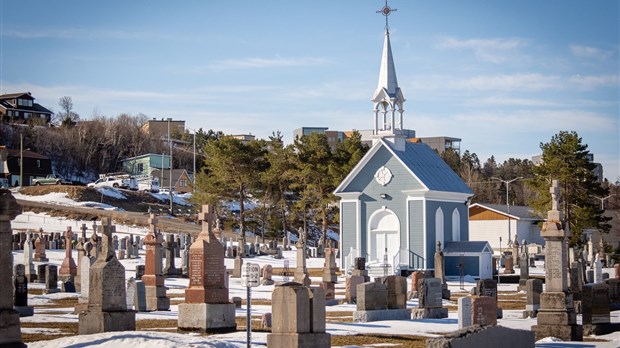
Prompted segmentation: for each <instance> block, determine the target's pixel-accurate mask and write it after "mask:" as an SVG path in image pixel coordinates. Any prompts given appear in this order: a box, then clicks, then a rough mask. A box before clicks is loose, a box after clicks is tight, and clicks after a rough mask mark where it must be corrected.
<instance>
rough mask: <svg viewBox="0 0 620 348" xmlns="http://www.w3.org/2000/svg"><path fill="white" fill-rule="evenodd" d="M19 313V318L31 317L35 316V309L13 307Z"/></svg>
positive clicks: (30, 307)
mask: <svg viewBox="0 0 620 348" xmlns="http://www.w3.org/2000/svg"><path fill="white" fill-rule="evenodd" d="M13 308H14V309H15V310H16V311H18V312H19V317H20V318H21V317H31V316H33V315H34V307H32V306H15V307H13Z"/></svg>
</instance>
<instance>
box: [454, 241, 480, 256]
mask: <svg viewBox="0 0 620 348" xmlns="http://www.w3.org/2000/svg"><path fill="white" fill-rule="evenodd" d="M487 244H489V242H475V241H470V242H446V243H445V246H444V248H443V253H444V254H446V253H450V254H458V253H480V252H482V251H483V250H484V248H485V247H486V246H487Z"/></svg>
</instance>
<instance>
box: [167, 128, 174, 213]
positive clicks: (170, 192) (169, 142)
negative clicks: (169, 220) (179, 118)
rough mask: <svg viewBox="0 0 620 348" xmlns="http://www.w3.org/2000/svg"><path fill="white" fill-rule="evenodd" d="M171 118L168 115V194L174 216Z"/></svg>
mask: <svg viewBox="0 0 620 348" xmlns="http://www.w3.org/2000/svg"><path fill="white" fill-rule="evenodd" d="M171 120H172V119H171V118H170V117H168V145H169V146H170V171H169V173H170V180H169V181H170V190H169V194H170V215H173V216H174V211H173V210H172V209H173V208H172V140H171V139H170V121H171Z"/></svg>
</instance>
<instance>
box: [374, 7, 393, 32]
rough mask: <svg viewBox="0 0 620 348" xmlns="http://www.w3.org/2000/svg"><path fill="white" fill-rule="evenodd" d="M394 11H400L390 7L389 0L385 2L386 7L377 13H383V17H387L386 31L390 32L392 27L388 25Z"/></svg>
mask: <svg viewBox="0 0 620 348" xmlns="http://www.w3.org/2000/svg"><path fill="white" fill-rule="evenodd" d="M394 11H398V10H397V9H395V8H391V7H390V6H388V3H387V0H385V6H383V8H382V9H380V10H379V11H377V13H381V14H382V15H384V16H385V30H386V31H388V30H389V29H390V26H389V25H388V17H389V16H390V14H391V13H392V12H394Z"/></svg>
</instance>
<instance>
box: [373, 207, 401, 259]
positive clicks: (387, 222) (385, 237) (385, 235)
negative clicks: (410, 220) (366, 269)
mask: <svg viewBox="0 0 620 348" xmlns="http://www.w3.org/2000/svg"><path fill="white" fill-rule="evenodd" d="M369 226H370V236H369V237H370V238H368V241H369V242H370V248H369V249H370V253H369V254H370V257H371V260H369V261H383V256H384V255H385V254H386V248H387V255H388V263H389V264H393V262H394V256H396V253H397V252H398V250H399V247H400V237H399V236H400V224H399V221H398V217H397V216H396V214H394V212H392V211H391V210H388V209H380V210H377V211H376V212H375V213H373V214H372V216H371V217H370V221H369Z"/></svg>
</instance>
